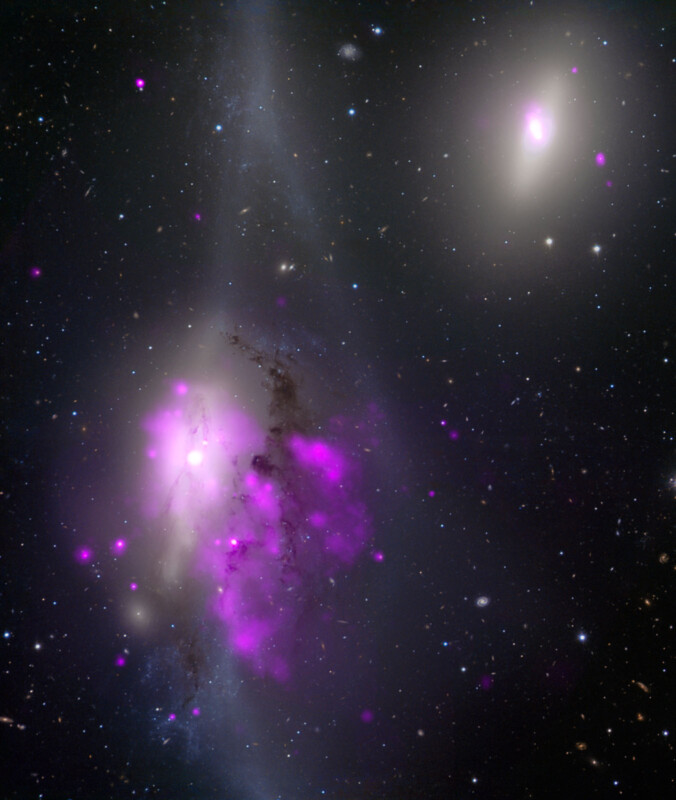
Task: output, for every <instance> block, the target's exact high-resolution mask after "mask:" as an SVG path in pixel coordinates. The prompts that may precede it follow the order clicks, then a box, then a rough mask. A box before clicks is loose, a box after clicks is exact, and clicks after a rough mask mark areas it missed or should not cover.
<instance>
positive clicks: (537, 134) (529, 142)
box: [524, 106, 554, 150]
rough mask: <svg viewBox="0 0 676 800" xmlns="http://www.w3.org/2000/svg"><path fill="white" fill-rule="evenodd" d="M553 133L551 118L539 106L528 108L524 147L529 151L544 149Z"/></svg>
mask: <svg viewBox="0 0 676 800" xmlns="http://www.w3.org/2000/svg"><path fill="white" fill-rule="evenodd" d="M553 133H554V123H553V121H552V118H551V116H550V115H549V114H548V113H547V112H546V111H544V110H543V109H542V108H540V107H539V106H530V107H529V108H528V110H527V111H526V116H525V127H524V135H525V141H526V146H527V148H528V149H530V150H540V149H543V148H545V147H546V146H547V145H548V144H549V143H550V141H551V139H552V136H553Z"/></svg>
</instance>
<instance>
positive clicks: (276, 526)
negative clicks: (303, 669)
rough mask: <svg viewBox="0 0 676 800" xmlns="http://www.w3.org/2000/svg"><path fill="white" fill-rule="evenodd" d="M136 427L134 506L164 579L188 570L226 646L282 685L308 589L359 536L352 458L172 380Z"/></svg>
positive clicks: (344, 563)
mask: <svg viewBox="0 0 676 800" xmlns="http://www.w3.org/2000/svg"><path fill="white" fill-rule="evenodd" d="M183 387H185V390H184V388H183ZM143 428H144V429H145V431H146V434H147V438H148V441H147V445H146V448H145V452H146V455H147V459H146V480H145V484H144V489H143V497H142V505H143V507H144V510H145V513H146V515H147V516H148V517H149V518H151V519H155V520H157V521H158V522H159V524H158V525H157V529H158V536H161V537H163V538H162V539H160V541H162V542H163V543H164V545H163V546H165V547H166V557H162V560H163V562H164V564H165V566H166V568H167V576H166V577H167V580H168V581H169V582H171V581H172V580H176V579H177V576H179V575H180V572H181V570H186V569H187V570H188V571H189V572H190V573H191V574H192V575H193V576H197V577H199V579H200V580H201V581H202V582H204V584H205V585H206V587H207V589H208V595H209V600H208V602H207V604H208V608H207V611H208V613H210V614H211V615H212V616H213V617H214V618H215V619H216V620H217V621H218V622H219V623H220V624H221V625H222V630H223V632H224V636H225V639H226V642H227V644H228V646H229V648H230V649H231V651H232V652H234V653H235V654H236V655H237V656H238V657H239V658H240V659H241V660H242V661H243V662H245V663H246V664H247V665H248V666H249V667H250V668H251V669H252V670H253V671H254V672H255V673H257V674H259V675H267V676H271V677H273V678H274V679H276V680H277V681H280V682H284V681H287V680H289V679H290V678H291V677H292V675H293V668H294V663H295V662H294V659H295V658H300V657H299V656H298V655H297V651H298V647H297V641H298V637H299V636H300V635H301V631H300V628H301V627H302V626H303V625H307V620H308V617H309V616H310V617H311V616H312V609H314V608H316V606H317V601H316V598H317V592H318V591H321V587H322V586H325V585H327V584H328V579H330V578H331V576H332V575H334V574H335V573H336V572H338V570H343V571H344V570H345V569H346V568H347V567H349V566H350V565H352V564H353V563H354V562H355V560H356V559H357V558H358V557H359V556H360V555H361V553H362V551H363V550H364V548H365V546H366V544H367V542H368V540H369V538H370V535H371V525H370V520H369V516H368V514H367V512H366V509H365V506H364V504H363V503H362V502H361V500H360V499H359V496H358V494H359V492H358V486H359V475H358V469H357V465H356V464H355V463H354V460H353V459H351V458H350V457H349V456H348V455H347V452H346V449H343V448H341V447H340V445H338V444H336V443H335V442H333V441H326V440H324V439H322V438H319V437H316V436H315V437H308V436H307V435H305V434H304V433H300V432H298V431H293V432H289V433H288V434H284V435H282V434H281V433H279V428H278V427H277V426H275V425H271V432H266V431H265V430H263V428H262V427H261V425H260V423H259V422H258V421H257V420H256V419H254V418H253V417H252V416H249V415H246V414H244V413H243V412H242V411H241V410H239V409H238V408H236V406H235V401H234V400H232V399H231V398H229V397H228V396H227V395H226V394H225V393H223V392H219V391H215V390H212V389H210V388H204V387H202V388H200V387H195V386H192V385H190V384H181V383H179V384H174V385H173V387H172V391H171V392H170V394H169V396H168V397H167V399H166V400H165V402H163V403H162V404H161V405H160V406H159V407H157V408H156V409H155V410H154V411H153V412H152V413H151V414H150V415H149V416H148V417H146V419H145V420H144V422H143Z"/></svg>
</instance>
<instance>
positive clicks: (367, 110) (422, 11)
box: [0, 0, 676, 800]
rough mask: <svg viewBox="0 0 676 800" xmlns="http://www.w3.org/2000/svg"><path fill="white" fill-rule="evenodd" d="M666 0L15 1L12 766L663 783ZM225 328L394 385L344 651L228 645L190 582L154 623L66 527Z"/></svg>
mask: <svg viewBox="0 0 676 800" xmlns="http://www.w3.org/2000/svg"><path fill="white" fill-rule="evenodd" d="M668 5H669V4H667V3H659V2H658V3H652V2H637V3H628V2H625V3H581V4H571V3H563V2H562V3H527V2H515V3H484V2H476V3H472V2H464V3H452V2H445V3H442V2H415V3H414V2H410V3H405V2H401V3H398V2H397V3H394V2H392V3H387V2H383V3H357V2H354V3H351V2H350V3H347V2H345V3H336V2H323V0H322V1H321V2H319V1H318V2H291V3H278V4H277V3H272V2H271V3H265V2H250V3H245V2H242V3H229V2H220V3H219V2H206V1H205V2H190V3H189V2H170V0H167V2H152V3H151V2H145V1H144V2H100V3H81V4H76V3H71V2H53V3H44V2H40V3H38V2H28V1H26V2H15V3H12V2H9V3H4V4H3V5H2V11H0V31H1V33H0V39H1V41H2V43H3V45H4V47H3V49H2V52H1V53H0V59H1V63H2V69H1V72H0V74H1V78H0V109H1V111H0V113H1V115H2V150H1V153H2V155H1V157H0V268H1V270H2V280H3V288H2V300H1V301H0V308H1V309H2V320H1V321H2V331H3V333H2V338H1V340H0V341H1V343H2V357H3V358H2V382H1V389H0V394H1V400H2V406H1V412H0V416H1V419H2V455H3V458H2V465H3V469H2V485H1V486H0V499H1V500H2V508H3V517H2V518H3V528H2V530H3V533H2V544H1V547H0V554H1V559H0V570H1V586H0V590H1V592H2V594H1V599H0V615H1V616H2V623H1V627H0V633H2V637H3V638H2V641H1V643H0V647H1V648H2V650H1V652H2V656H1V659H0V669H1V672H0V723H1V724H0V737H1V738H0V759H1V762H2V770H1V771H0V775H1V776H2V777H1V778H0V787H1V788H0V796H1V797H3V798H20V799H21V800H28V799H29V798H46V799H49V800H52V799H55V800H56V799H60V798H128V797H129V798H132V797H158V798H181V799H182V800H187V798H195V800H198V799H201V798H218V799H219V800H239V798H243V799H244V798H246V799H247V800H248V799H249V798H265V800H273V799H274V798H280V800H281V799H282V798H283V799H284V800H295V799H296V798H298V799H299V800H300V798H323V797H326V798H355V799H357V798H387V800H390V799H391V800H395V798H396V799H397V800H402V799H404V798H430V799H432V798H470V797H473V798H545V797H546V798H551V797H562V798H564V797H565V798H569V797H580V798H587V797H589V798H592V797H593V798H596V797H599V798H605V797H624V798H633V797H642V796H647V794H650V795H652V794H653V793H655V792H657V791H658V790H659V791H660V793H661V794H662V795H666V793H667V792H668V791H669V789H670V788H671V787H673V783H674V759H673V742H674V735H675V732H674V730H673V714H674V711H673V698H674V688H673V687H674V681H673V676H672V674H671V672H672V671H673V666H672V655H671V653H672V650H671V648H672V637H673V618H672V616H671V613H670V612H669V608H670V607H672V606H670V604H669V602H668V587H669V583H670V579H671V576H672V574H673V566H674V553H673V545H672V541H671V539H670V537H671V535H672V531H673V524H674V504H675V498H676V447H675V442H674V435H675V428H674V422H675V416H674V398H675V396H676V395H675V392H674V389H675V387H674V358H676V353H675V351H674V319H675V316H674V308H676V294H675V292H674V274H673V270H674V247H673V242H674V216H673V207H672V187H673V177H672V176H673V170H674V163H673V162H674V152H673V143H674V139H673V128H672V127H671V125H670V106H671V104H672V98H673V97H674V92H675V88H676V87H675V86H674V80H673V67H674V57H675V52H674V38H673V33H674V28H673V22H674V18H673V14H672V13H670V12H669V9H668ZM573 68H577V70H576V72H575V73H573V72H572V70H573ZM552 87H556V90H554V88H552ZM554 96H556V98H557V99H555V101H553V103H554V107H555V115H556V118H557V119H556V123H557V126H558V129H559V135H558V136H557V137H555V139H554V140H553V141H552V143H551V146H550V152H549V153H548V155H547V156H546V158H547V159H548V160H547V161H546V166H545V167H544V168H539V167H538V166H537V163H538V162H537V159H536V158H534V159H533V160H532V162H531V161H528V162H527V163H525V162H524V163H525V166H524V165H523V164H522V161H520V159H522V156H521V155H520V144H519V143H520V140H519V137H518V136H515V135H514V130H515V129H516V128H518V126H519V125H520V124H521V111H520V109H521V105H522V104H523V103H524V102H527V101H528V99H529V98H532V97H535V98H538V101H539V102H540V101H542V102H546V101H547V100H548V98H552V97H554ZM597 152H603V153H604V154H605V158H606V163H605V165H604V166H603V167H602V168H599V167H598V166H597V165H596V164H595V162H594V157H595V153H597ZM519 164H522V166H521V167H520V166H519ZM538 169H540V171H539V172H538ZM514 170H517V171H518V170H521V171H522V173H523V175H525V176H526V178H525V180H526V183H527V188H526V190H525V191H522V192H514V191H513V190H512V189H511V188H510V187H511V185H512V184H511V183H510V181H511V180H512V178H513V177H514V174H515V172H514ZM608 182H610V184H611V185H610V186H608V185H607V183H608ZM548 239H550V240H551V241H550V243H549V244H547V240H548ZM595 248H596V249H595ZM198 329H199V330H201V331H204V330H216V331H217V332H218V331H220V330H222V331H223V333H224V334H225V335H224V337H222V342H223V343H222V345H214V347H219V346H222V347H223V348H224V350H227V348H228V342H227V335H228V334H232V333H233V331H234V330H235V329H237V330H238V331H239V332H240V333H241V335H242V336H244V337H245V338H246V340H247V341H248V342H250V343H251V344H250V346H251V347H252V348H255V349H256V352H257V353H267V354H268V355H269V357H270V358H273V357H275V358H276V357H280V358H288V359H291V358H293V361H292V362H291V361H289V363H293V365H294V371H295V375H296V376H297V378H298V380H299V385H300V386H301V389H300V395H301V396H302V393H303V392H302V386H303V385H308V384H309V383H312V385H313V386H316V387H319V389H314V390H313V391H317V392H320V393H321V394H324V395H325V396H326V397H327V398H330V405H331V407H332V408H333V409H338V410H339V411H341V412H344V413H346V414H348V415H349V414H352V413H354V414H358V413H359V412H358V411H357V410H358V409H368V408H371V409H372V410H373V409H377V413H376V412H374V413H376V416H377V422H376V423H374V425H376V427H377V429H378V438H379V452H378V454H377V458H375V459H374V460H373V461H371V462H369V463H370V464H371V465H376V468H373V466H372V468H370V469H367V470H366V475H365V478H364V485H363V496H364V500H365V502H366V504H367V505H368V507H369V510H370V514H371V515H372V517H373V538H374V543H375V544H374V546H376V547H378V548H380V549H381V550H382V552H383V553H384V556H385V558H384V561H383V562H382V564H377V565H376V564H374V563H370V562H369V560H368V559H365V560H364V561H363V562H360V564H358V565H357V566H356V567H355V568H354V569H353V570H352V571H350V572H349V574H347V575H346V576H345V579H344V581H343V584H342V589H341V590H340V591H342V592H343V595H342V597H341V600H340V602H341V604H342V607H343V608H344V612H343V613H344V614H345V615H346V618H347V619H348V621H349V625H346V626H345V637H347V639H346V641H347V644H346V650H345V653H344V654H343V655H341V656H340V657H337V659H336V663H335V664H334V665H333V668H334V669H335V670H336V671H337V672H338V673H339V676H342V677H340V678H339V680H338V682H337V683H334V682H332V681H331V680H328V679H326V678H325V677H323V676H322V675H320V674H317V675H316V676H314V678H313V682H312V681H310V683H311V685H310V683H308V687H309V688H308V689H307V691H305V692H304V691H300V690H298V689H295V690H291V689H285V688H284V687H276V686H271V685H269V684H268V683H266V682H265V681H262V680H260V679H258V678H256V677H254V676H251V675H247V674H246V670H245V669H244V668H240V667H237V666H236V665H235V666H233V665H232V664H230V666H229V667H228V668H227V669H226V667H225V666H224V664H226V663H229V661H228V655H227V653H223V652H220V654H219V644H218V642H217V640H216V639H215V638H214V637H213V636H212V635H211V633H210V631H209V628H208V623H207V622H206V621H205V620H204V619H203V618H202V617H201V615H200V613H199V607H200V606H199V603H198V602H196V601H195V599H194V597H190V598H189V599H188V600H186V601H185V603H184V604H182V602H177V603H175V604H174V605H173V606H171V607H168V608H167V609H165V611H164V612H163V614H164V616H163V619H164V622H168V621H169V620H170V619H171V621H172V624H171V626H170V625H168V624H166V625H165V624H160V625H159V626H157V627H155V628H151V629H138V628H137V629H134V628H132V627H131V626H130V625H129V623H128V621H127V620H125V617H124V615H123V614H122V613H121V601H120V587H121V586H122V585H123V584H124V581H125V580H126V577H127V574H128V572H127V570H128V568H129V562H128V561H127V562H126V563H124V564H123V563H122V562H123V559H116V558H114V557H112V556H111V555H110V554H108V553H106V552H105V549H104V551H103V552H102V554H101V556H100V558H97V559H96V560H95V561H94V562H92V563H91V564H87V565H82V564H79V563H77V561H76V560H75V559H73V555H72V554H73V551H74V548H75V547H77V546H78V545H80V544H82V543H83V542H96V541H99V540H105V539H106V537H107V536H109V535H111V536H115V535H117V534H116V533H115V531H118V530H119V529H121V526H122V525H123V524H125V523H126V519H123V517H125V514H126V513H127V512H126V511H125V510H124V508H125V502H126V498H127V495H128V493H129V491H130V489H129V487H130V485H133V483H134V479H135V476H134V474H133V471H132V470H130V467H129V461H128V452H126V450H128V449H129V446H130V445H129V443H130V442H132V443H133V442H134V441H135V437H136V438H137V439H138V440H140V435H141V434H140V431H139V419H140V415H141V414H142V413H143V410H144V408H145V407H147V404H148V403H152V402H153V399H152V398H153V397H154V392H156V391H157V387H158V385H159V384H160V383H161V381H162V380H163V379H164V378H165V377H166V376H167V375H170V374H172V371H173V370H174V369H175V364H176V363H177V360H179V359H180V358H182V353H183V351H184V348H185V347H186V346H187V345H186V342H187V341H188V339H189V338H190V337H191V336H192V335H193V334H192V331H193V330H198ZM216 340H218V337H216ZM219 380H223V377H222V376H218V375H214V381H215V382H216V383H218V381H219ZM328 402H329V401H327V403H328ZM320 416H321V413H320ZM315 421H316V422H317V420H315ZM317 424H321V419H320V420H319V421H318V423H317ZM148 535H151V534H148ZM100 537H102V539H100ZM130 557H131V556H130ZM194 594H195V595H197V594H199V589H196V590H195V593H194ZM174 623H175V625H176V627H174ZM179 629H180V633H175V631H176V630H179ZM341 633H342V631H341ZM345 637H344V638H345ZM123 647H124V648H126V650H128V653H129V657H128V659H127V662H126V664H125V666H124V667H123V668H122V667H118V666H117V665H116V663H115V657H116V654H117V653H118V652H120V650H121V648H123ZM220 649H221V650H222V645H221V646H220ZM238 669H239V670H240V671H239V672H238V671H237V670H238ZM233 671H234V672H233ZM233 674H236V675H237V681H239V683H238V685H241V686H242V687H243V688H242V690H241V692H239V691H238V692H235V691H234V690H233V691H223V692H222V693H221V694H218V692H219V691H220V689H219V681H221V682H223V683H228V682H230V683H228V685H230V684H231V683H232V681H233V680H234V679H233V677H232V675H233ZM226 675H227V677H224V676H226ZM192 684H195V686H205V687H206V686H207V685H208V686H209V689H208V690H207V689H206V688H205V689H204V691H210V692H212V693H213V696H212V702H211V703H210V709H211V711H210V713H209V715H206V714H205V715H203V717H202V718H201V719H199V720H190V719H187V720H184V721H182V722H181V721H180V720H178V721H177V727H176V731H177V732H175V733H167V731H166V725H165V722H163V720H162V715H163V713H164V709H165V708H168V707H170V706H171V705H172V703H173V705H174V706H176V707H178V706H180V704H181V703H182V702H183V700H182V697H184V696H186V695H187V694H188V693H189V692H190V691H192V690H191V688H190V687H191V685H192ZM337 687H339V689H338V688H337ZM365 707H368V709H370V713H369V715H367V716H364V714H362V715H361V716H360V711H361V709H363V708H365ZM239 716H242V717H243V716H247V718H248V719H249V720H250V721H251V720H253V721H252V722H251V725H250V726H249V728H248V729H247V731H250V730H253V731H255V734H252V735H251V736H250V737H249V739H246V737H245V735H244V734H241V735H240V734H239V733H238V730H239V729H238V727H237V724H236V721H237V719H238V717H239ZM219 720H220V722H219ZM179 722H180V727H179V725H178V723H179ZM221 723H222V725H221ZM223 726H229V727H227V731H226V730H225V727H223ZM246 736H249V733H248V732H247V734H246ZM254 738H255V741H254ZM247 759H251V761H247Z"/></svg>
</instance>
